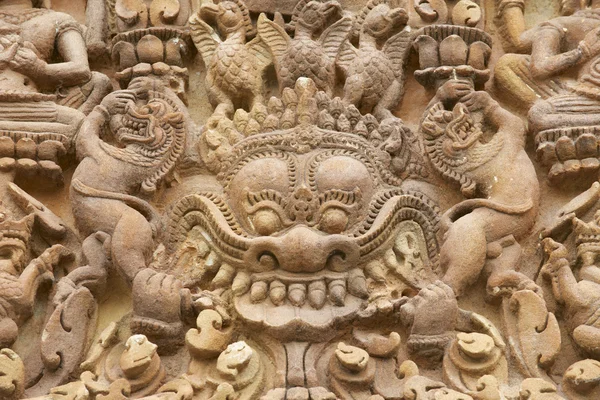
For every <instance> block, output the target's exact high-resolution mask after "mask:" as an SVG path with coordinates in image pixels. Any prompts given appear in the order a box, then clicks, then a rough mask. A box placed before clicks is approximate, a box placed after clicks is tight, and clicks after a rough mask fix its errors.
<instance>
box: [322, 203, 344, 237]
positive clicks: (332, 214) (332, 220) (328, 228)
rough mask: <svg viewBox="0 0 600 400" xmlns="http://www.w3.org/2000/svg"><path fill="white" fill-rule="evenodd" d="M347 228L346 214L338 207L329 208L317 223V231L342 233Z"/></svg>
mask: <svg viewBox="0 0 600 400" xmlns="http://www.w3.org/2000/svg"><path fill="white" fill-rule="evenodd" d="M347 227H348V213H347V212H346V211H344V210H342V209H341V208H338V207H329V208H328V209H327V210H325V212H323V214H321V220H320V221H319V230H321V231H323V232H325V233H329V234H337V233H342V232H344V231H345V230H346V228H347Z"/></svg>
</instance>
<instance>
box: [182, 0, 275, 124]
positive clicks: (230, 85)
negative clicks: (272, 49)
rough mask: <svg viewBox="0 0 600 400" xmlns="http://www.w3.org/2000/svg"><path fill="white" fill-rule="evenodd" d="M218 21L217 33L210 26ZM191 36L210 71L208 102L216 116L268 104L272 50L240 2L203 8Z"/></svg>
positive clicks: (207, 77) (208, 72) (192, 20)
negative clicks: (266, 90) (265, 78)
mask: <svg viewBox="0 0 600 400" xmlns="http://www.w3.org/2000/svg"><path fill="white" fill-rule="evenodd" d="M206 21H214V22H215V23H216V27H217V31H218V33H219V34H220V35H221V37H223V38H224V39H223V40H221V38H220V37H219V35H218V34H217V32H215V30H214V29H213V28H212V27H211V26H210V25H209V24H208V23H207V22H206ZM190 28H191V35H192V39H193V41H194V44H195V45H196V48H197V49H198V52H199V53H200V54H201V55H202V58H203V60H204V65H205V66H206V69H207V74H206V86H207V90H208V98H209V101H210V102H211V104H212V105H213V107H215V114H218V115H228V116H231V115H232V114H233V112H234V111H235V110H236V109H238V108H246V109H252V107H254V105H255V104H257V103H264V99H263V86H264V84H263V73H264V70H265V69H266V67H267V66H269V65H270V64H271V57H270V54H269V50H268V48H267V47H266V46H265V44H264V43H263V41H261V39H260V38H259V37H256V38H254V39H253V40H251V41H249V42H247V39H248V38H249V37H251V36H252V35H253V33H254V29H253V27H252V23H251V21H250V16H249V13H248V9H247V8H246V6H245V5H244V4H243V3H242V2H241V1H240V0H235V1H221V2H220V3H218V4H211V3H208V4H203V5H202V7H201V8H200V11H199V12H198V13H197V14H194V15H193V16H192V17H191V18H190Z"/></svg>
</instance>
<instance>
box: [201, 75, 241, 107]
mask: <svg viewBox="0 0 600 400" xmlns="http://www.w3.org/2000/svg"><path fill="white" fill-rule="evenodd" d="M206 86H207V89H208V100H209V101H210V104H212V106H213V107H214V108H215V111H214V112H213V115H223V116H226V117H232V116H233V112H234V111H235V107H234V105H233V101H232V100H231V98H230V97H229V96H228V95H227V94H226V93H225V92H224V91H223V90H222V89H221V88H220V87H219V86H218V85H216V84H215V83H214V80H213V79H211V76H210V75H209V76H208V79H207V80H206Z"/></svg>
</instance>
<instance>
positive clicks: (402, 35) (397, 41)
mask: <svg viewBox="0 0 600 400" xmlns="http://www.w3.org/2000/svg"><path fill="white" fill-rule="evenodd" d="M412 36H413V35H412V34H411V32H410V30H408V29H403V30H402V31H400V32H398V33H397V34H395V35H394V36H392V37H391V38H389V39H388V40H387V42H386V43H385V45H384V46H383V52H384V53H385V54H386V55H387V56H388V58H389V59H390V60H391V61H392V64H393V68H394V72H395V73H396V79H398V80H400V79H402V77H403V76H404V64H405V63H406V60H407V59H408V55H409V54H410V48H411V43H412Z"/></svg>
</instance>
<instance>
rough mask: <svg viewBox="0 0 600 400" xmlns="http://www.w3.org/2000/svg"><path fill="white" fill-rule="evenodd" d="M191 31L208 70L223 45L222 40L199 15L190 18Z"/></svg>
mask: <svg viewBox="0 0 600 400" xmlns="http://www.w3.org/2000/svg"><path fill="white" fill-rule="evenodd" d="M190 29H191V36H192V40H193V41H194V45H195V46H196V49H198V52H199V53H200V54H201V55H202V60H204V65H205V66H206V68H208V66H209V65H210V61H211V59H212V56H213V54H215V51H216V50H217V48H218V47H219V45H220V44H221V39H220V38H219V36H218V35H217V33H216V32H215V30H214V29H213V28H212V27H211V26H210V25H208V24H207V23H206V22H204V21H203V20H202V19H201V18H200V16H199V15H198V14H197V13H196V14H194V15H192V16H191V17H190Z"/></svg>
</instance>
